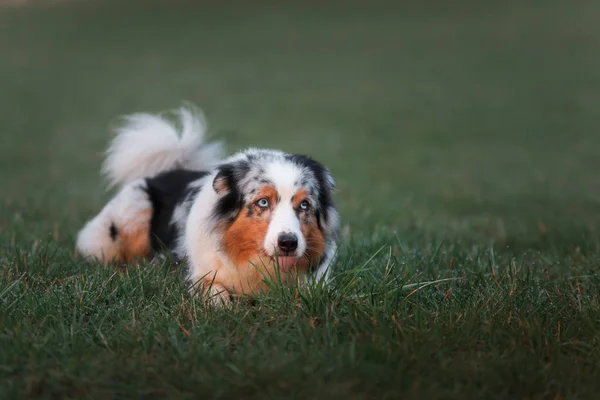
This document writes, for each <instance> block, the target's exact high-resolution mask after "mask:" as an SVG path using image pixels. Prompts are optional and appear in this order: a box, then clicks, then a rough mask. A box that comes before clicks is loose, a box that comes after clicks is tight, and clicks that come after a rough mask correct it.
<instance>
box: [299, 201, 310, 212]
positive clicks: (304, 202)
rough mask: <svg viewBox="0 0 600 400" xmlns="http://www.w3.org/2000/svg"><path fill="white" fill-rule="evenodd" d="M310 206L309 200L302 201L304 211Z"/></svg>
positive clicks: (301, 206) (301, 207) (301, 205)
mask: <svg viewBox="0 0 600 400" xmlns="http://www.w3.org/2000/svg"><path fill="white" fill-rule="evenodd" d="M309 208H310V203H309V202H308V201H307V200H304V201H303V202H302V203H300V209H301V210H303V211H306V210H308V209H309Z"/></svg>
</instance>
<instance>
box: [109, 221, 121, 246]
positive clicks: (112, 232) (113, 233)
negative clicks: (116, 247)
mask: <svg viewBox="0 0 600 400" xmlns="http://www.w3.org/2000/svg"><path fill="white" fill-rule="evenodd" d="M109 232H110V238H111V239H112V241H113V242H116V241H117V236H118V235H119V230H118V229H117V226H116V225H115V223H114V222H113V223H111V224H110V229H109Z"/></svg>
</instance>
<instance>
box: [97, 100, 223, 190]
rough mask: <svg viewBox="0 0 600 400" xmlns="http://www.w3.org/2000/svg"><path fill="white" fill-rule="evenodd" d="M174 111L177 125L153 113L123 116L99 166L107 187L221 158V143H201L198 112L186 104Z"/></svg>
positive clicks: (203, 128) (206, 164)
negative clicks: (177, 121) (106, 180)
mask: <svg viewBox="0 0 600 400" xmlns="http://www.w3.org/2000/svg"><path fill="white" fill-rule="evenodd" d="M175 113H176V114H177V116H178V120H179V125H180V127H179V128H178V127H177V126H176V125H175V124H174V123H173V122H170V121H169V120H167V119H165V118H164V117H163V116H161V115H156V114H145V113H138V114H131V115H128V116H126V117H125V118H124V123H123V124H122V125H121V126H119V127H118V128H117V129H116V137H115V138H114V140H113V141H112V143H111V145H110V146H109V148H108V149H107V151H106V160H105V161H104V165H103V167H102V172H103V173H104V174H105V175H106V177H107V179H108V181H109V184H110V185H111V186H114V185H124V184H126V183H128V182H131V181H133V180H135V179H139V178H147V177H152V176H155V175H158V174H160V173H161V172H164V171H168V170H170V169H173V168H184V169H191V170H205V169H210V168H212V167H213V166H215V165H216V164H217V163H218V162H219V161H221V159H222V157H223V148H222V145H221V143H219V142H214V143H207V144H205V143H204V138H205V132H206V125H205V123H204V119H203V117H202V115H201V113H200V112H199V111H196V110H193V109H191V108H189V107H188V108H186V107H181V108H180V109H178V110H176V111H175Z"/></svg>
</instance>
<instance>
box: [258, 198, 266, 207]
mask: <svg viewBox="0 0 600 400" xmlns="http://www.w3.org/2000/svg"><path fill="white" fill-rule="evenodd" d="M256 205H257V206H259V207H260V208H267V207H269V200H267V199H260V200H258V201H257V202H256Z"/></svg>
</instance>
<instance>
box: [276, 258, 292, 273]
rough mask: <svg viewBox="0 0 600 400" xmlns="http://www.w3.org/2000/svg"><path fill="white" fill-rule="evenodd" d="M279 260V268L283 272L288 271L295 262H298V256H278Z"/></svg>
mask: <svg viewBox="0 0 600 400" xmlns="http://www.w3.org/2000/svg"><path fill="white" fill-rule="evenodd" d="M277 262H279V268H280V269H281V270H282V271H283V272H287V271H289V270H290V268H292V267H293V266H294V264H296V257H289V256H281V257H277Z"/></svg>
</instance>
